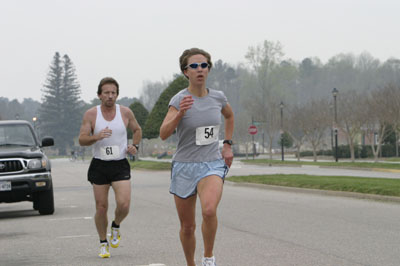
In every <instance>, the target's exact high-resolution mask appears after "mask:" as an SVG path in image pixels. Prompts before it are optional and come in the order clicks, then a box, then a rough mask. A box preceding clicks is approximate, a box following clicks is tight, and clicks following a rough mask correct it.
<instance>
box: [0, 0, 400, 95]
mask: <svg viewBox="0 0 400 266" xmlns="http://www.w3.org/2000/svg"><path fill="white" fill-rule="evenodd" d="M0 10H1V16H0V36H1V37H0V38H1V44H0V60H1V64H0V79H1V85H0V97H7V98H9V99H10V100H12V99H18V100H19V101H21V100H22V99H23V98H33V99H34V100H39V101H40V100H41V97H42V91H41V89H42V85H43V84H44V82H45V80H46V76H47V73H48V70H49V65H50V63H51V61H52V58H53V56H54V53H55V52H56V51H58V52H60V54H61V56H62V55H64V54H68V56H69V57H70V58H71V59H72V61H73V63H74V65H75V67H76V74H77V77H78V80H79V83H80V85H81V91H82V98H83V100H85V101H87V102H88V101H90V100H91V99H93V98H95V97H96V87H97V84H98V82H99V80H100V79H101V78H102V77H104V76H112V77H114V78H116V79H117V80H118V81H119V83H120V97H125V96H126V97H139V96H140V93H141V90H142V85H143V82H144V81H153V82H155V81H162V80H165V81H168V80H170V79H171V78H172V75H173V74H175V73H179V66H178V57H179V56H180V54H181V53H182V51H183V50H184V49H187V48H191V47H199V48H203V49H205V50H206V51H208V52H210V53H211V55H212V59H213V60H214V61H215V60H218V59H222V60H223V61H225V62H227V63H230V64H232V65H237V64H239V63H243V62H245V54H246V52H247V50H248V47H249V46H256V45H259V44H261V43H262V42H263V41H264V40H269V41H274V42H277V41H279V42H280V43H281V44H282V45H283V50H284V53H285V57H286V58H291V59H294V60H296V61H300V60H302V59H304V58H306V57H319V58H320V59H321V60H322V61H323V62H324V63H325V62H326V61H327V60H328V59H329V58H330V57H332V56H334V55H337V54H339V53H354V54H356V55H358V54H360V53H362V52H365V51H367V52H369V53H370V54H371V55H372V56H373V57H376V58H378V59H380V60H381V61H385V60H386V59H388V58H390V57H397V58H399V57H400V30H399V27H400V16H399V11H400V1H398V0H334V1H333V0H303V1H297V0H280V1H276V0H202V1H191V0H186V1H183V0H142V1H136V0H131V1H129V0H35V1H32V0H0Z"/></svg>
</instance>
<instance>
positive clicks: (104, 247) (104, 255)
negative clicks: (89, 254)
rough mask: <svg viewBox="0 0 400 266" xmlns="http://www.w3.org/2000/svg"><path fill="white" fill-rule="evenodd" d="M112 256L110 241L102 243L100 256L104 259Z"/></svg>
mask: <svg viewBox="0 0 400 266" xmlns="http://www.w3.org/2000/svg"><path fill="white" fill-rule="evenodd" d="M110 256H111V255H110V251H109V247H108V243H101V244H100V253H99V257H100V258H103V259H104V258H109V257H110Z"/></svg>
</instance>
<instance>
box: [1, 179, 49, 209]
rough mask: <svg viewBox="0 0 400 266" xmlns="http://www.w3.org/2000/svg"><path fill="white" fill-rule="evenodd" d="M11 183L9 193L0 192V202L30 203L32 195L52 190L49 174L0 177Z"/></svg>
mask: <svg viewBox="0 0 400 266" xmlns="http://www.w3.org/2000/svg"><path fill="white" fill-rule="evenodd" d="M2 181H9V182H11V190H10V191H0V202H18V201H32V193H35V192H40V191H46V190H49V189H52V178H51V173H50V172H42V173H27V174H17V175H6V176H0V182H2Z"/></svg>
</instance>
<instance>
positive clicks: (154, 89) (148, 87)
mask: <svg viewBox="0 0 400 266" xmlns="http://www.w3.org/2000/svg"><path fill="white" fill-rule="evenodd" d="M167 86H168V83H167V82H151V81H145V82H144V83H143V88H142V95H141V96H140V102H142V103H143V106H144V107H145V108H146V109H147V110H151V109H153V107H154V104H155V103H156V101H157V99H158V98H159V97H160V94H161V93H162V92H163V90H164V89H165V88H166V87H167Z"/></svg>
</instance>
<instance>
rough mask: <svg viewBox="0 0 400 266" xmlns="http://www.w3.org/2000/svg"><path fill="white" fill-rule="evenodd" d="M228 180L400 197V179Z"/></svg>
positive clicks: (271, 177)
mask: <svg viewBox="0 0 400 266" xmlns="http://www.w3.org/2000/svg"><path fill="white" fill-rule="evenodd" d="M227 180H229V181H233V182H246V183H258V184H268V185H275V186H286V187H299V188H311V189H321V190H333V191H349V192H358V193H367V194H377V195H385V196H396V197H400V179H387V178H367V177H351V176H311V175H250V176H232V177H228V178H227Z"/></svg>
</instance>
